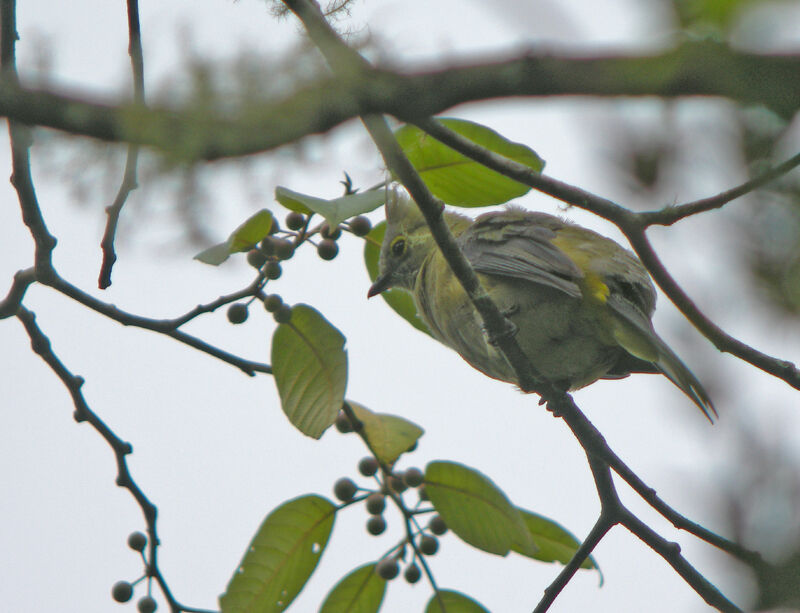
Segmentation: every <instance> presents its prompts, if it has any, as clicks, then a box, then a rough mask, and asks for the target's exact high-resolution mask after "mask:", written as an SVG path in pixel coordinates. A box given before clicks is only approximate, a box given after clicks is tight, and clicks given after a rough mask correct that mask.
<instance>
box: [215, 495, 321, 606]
mask: <svg viewBox="0 0 800 613" xmlns="http://www.w3.org/2000/svg"><path fill="white" fill-rule="evenodd" d="M335 517H336V506H335V505H334V504H333V503H332V502H330V501H329V500H327V499H325V498H322V497H321V496H313V495H309V496H301V497H300V498H295V499H294V500H290V501H288V502H285V503H284V504H282V505H281V506H279V507H278V508H277V509H275V510H274V511H272V513H270V514H269V515H267V518H266V519H265V520H264V522H263V523H262V524H261V527H260V528H259V529H258V532H256V535H255V536H254V537H253V540H252V541H250V545H249V546H248V548H247V552H246V553H245V554H244V558H242V562H241V564H239V567H238V568H237V570H236V571H235V572H234V573H233V577H231V580H230V582H229V583H228V589H227V590H226V592H225V593H224V594H223V595H222V596H220V599H219V603H220V608H221V609H222V613H272V612H276V613H277V612H278V611H284V610H285V609H286V608H287V607H288V606H289V604H290V603H291V602H292V600H294V598H295V597H296V596H297V594H299V593H300V590H301V589H303V586H304V585H305V583H306V581H308V578H309V577H310V576H311V573H313V572H314V569H315V568H316V567H317V563H318V562H319V559H320V557H321V556H322V552H323V551H324V550H325V546H326V545H327V544H328V538H329V537H330V534H331V530H332V529H333V520H334V519H335Z"/></svg>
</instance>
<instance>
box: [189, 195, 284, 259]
mask: <svg viewBox="0 0 800 613" xmlns="http://www.w3.org/2000/svg"><path fill="white" fill-rule="evenodd" d="M274 223H275V218H274V217H273V216H272V213H271V212H270V211H268V210H267V209H261V210H260V211H259V212H258V213H256V214H255V215H252V216H251V217H249V218H248V219H247V220H246V221H245V222H244V223H243V224H242V225H240V226H239V227H238V228H236V229H235V230H234V231H233V232H231V235H230V236H229V237H228V240H226V241H224V242H222V243H219V244H217V245H214V246H213V247H209V248H208V249H204V250H203V251H201V252H200V253H198V254H197V255H196V256H194V259H195V260H200V261H201V262H203V263H204V264H211V265H212V266H219V265H220V264H222V263H223V262H224V261H225V260H227V259H228V256H230V254H232V253H239V252H242V251H249V250H250V249H252V248H253V247H255V246H256V244H258V242H259V241H261V240H262V239H263V238H264V237H265V236H268V235H269V234H271V233H272V228H273V224H274Z"/></svg>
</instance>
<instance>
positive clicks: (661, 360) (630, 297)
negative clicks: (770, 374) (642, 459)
mask: <svg viewBox="0 0 800 613" xmlns="http://www.w3.org/2000/svg"><path fill="white" fill-rule="evenodd" d="M385 210H386V231H385V234H384V238H383V241H382V244H381V250H380V259H379V267H378V275H377V277H376V278H375V280H374V283H373V284H372V286H371V287H370V288H369V291H368V293H367V296H368V297H373V296H375V295H378V294H380V293H382V292H384V291H386V290H389V289H391V288H399V289H402V290H405V291H406V292H408V293H410V294H411V296H412V297H413V300H414V304H415V306H416V308H417V312H418V314H419V316H420V317H421V318H422V320H423V321H424V322H425V324H426V325H427V327H428V330H429V331H430V333H431V335H432V336H433V337H434V338H435V339H436V340H438V341H439V342H441V343H443V344H444V345H446V346H448V347H450V348H451V349H454V350H455V351H456V352H457V353H458V354H460V355H461V357H462V358H464V359H465V360H466V361H467V362H468V363H469V364H470V365H472V366H473V367H474V368H476V369H477V370H479V371H481V372H483V373H484V374H486V375H488V376H489V377H492V378H494V379H499V380H501V381H506V382H509V383H512V384H515V385H519V382H518V381H517V378H516V374H515V371H514V369H513V368H512V366H511V364H510V363H509V362H508V361H507V360H506V358H505V356H504V355H503V354H502V353H501V351H500V350H499V349H498V348H497V346H496V344H495V343H493V342H492V341H491V339H489V337H488V335H487V334H486V331H485V328H484V326H483V322H482V320H481V317H480V316H479V314H478V312H477V311H476V310H475V308H474V306H473V305H472V302H471V301H470V299H469V298H468V296H467V294H466V292H465V291H464V289H463V288H462V286H461V284H460V282H459V281H458V279H457V278H456V277H455V275H454V274H453V273H452V271H451V269H450V267H449V265H448V263H447V261H446V260H445V258H444V256H443V255H442V253H441V251H440V250H439V248H438V247H437V245H436V243H435V241H434V238H433V236H432V234H431V232H430V229H429V227H428V225H427V223H426V222H425V219H424V217H423V216H422V213H421V212H420V210H419V208H418V207H417V206H416V204H415V202H414V201H413V200H412V199H411V197H410V196H409V195H408V194H407V193H405V192H404V191H403V190H400V189H393V190H387V199H386V205H385ZM443 216H444V220H445V222H446V224H447V226H448V227H449V228H450V231H451V232H452V234H453V236H454V237H455V240H456V243H457V245H458V247H459V248H460V250H461V252H462V253H463V254H464V257H465V258H466V259H467V261H468V262H469V263H470V265H471V266H472V268H473V269H474V271H475V273H476V274H477V276H478V279H479V280H480V281H481V284H482V285H483V287H484V288H485V289H486V291H487V293H488V295H489V297H490V298H492V300H493V301H494V303H495V304H496V305H497V307H498V308H499V310H500V312H501V313H502V314H503V315H504V316H505V318H506V320H507V321H508V322H510V328H511V330H512V331H513V334H514V335H515V338H516V340H517V342H518V343H519V346H520V348H521V349H522V351H523V352H524V354H525V355H526V356H527V358H528V360H529V361H530V364H531V366H532V367H533V368H534V369H535V371H536V373H538V376H540V377H541V378H543V379H545V380H546V381H547V382H549V383H550V384H552V385H553V386H555V387H556V388H558V389H560V390H562V391H565V392H566V391H573V390H577V389H580V388H582V387H585V386H587V385H589V384H591V383H594V382H595V381H597V380H598V379H618V378H623V377H626V376H628V375H629V374H631V373H661V374H663V375H665V376H666V377H667V378H668V379H669V380H670V381H671V382H672V383H674V384H675V385H676V386H677V387H678V388H679V389H680V390H681V391H683V393H684V394H686V396H688V397H689V398H690V399H691V400H692V402H694V404H695V405H697V407H698V408H699V409H700V410H701V411H702V412H703V414H704V415H705V416H706V418H708V420H709V421H711V422H712V423H713V420H714V417H716V416H717V412H716V409H715V408H714V405H713V403H712V402H711V399H710V398H709V396H708V394H707V393H706V391H705V389H704V388H703V386H702V384H701V383H700V381H699V380H698V379H697V377H695V375H694V374H693V373H692V371H691V370H689V368H688V367H687V366H686V365H685V364H684V363H683V361H682V360H681V359H680V358H679V357H678V356H677V355H676V354H675V352H674V351H672V349H670V348H669V346H668V345H667V344H666V343H665V342H664V341H663V340H662V339H661V338H660V337H659V336H658V334H657V333H656V331H655V329H654V328H653V324H652V320H651V318H652V316H653V313H654V311H655V304H656V290H655V287H654V286H653V282H652V281H651V279H650V276H649V274H648V272H647V270H646V268H645V267H644V265H643V264H642V263H641V262H640V261H639V259H638V258H637V257H636V255H634V254H633V253H632V252H630V251H628V250H627V249H625V248H624V247H622V246H621V245H619V244H618V243H616V242H615V241H613V240H611V239H609V238H606V237H604V236H602V235H601V234H598V233H597V232H594V231H592V230H589V229H588V228H584V227H582V226H579V225H577V224H575V223H571V222H569V221H567V220H565V219H562V218H560V217H556V216H554V215H549V214H547V213H542V212H536V211H529V210H526V209H524V208H521V207H519V206H517V205H509V206H507V207H506V208H505V209H503V210H499V211H492V212H488V213H485V214H483V215H480V216H479V217H477V218H476V219H474V220H473V219H471V218H469V217H467V216H465V215H462V214H460V213H456V212H453V211H450V210H445V211H444V212H443Z"/></svg>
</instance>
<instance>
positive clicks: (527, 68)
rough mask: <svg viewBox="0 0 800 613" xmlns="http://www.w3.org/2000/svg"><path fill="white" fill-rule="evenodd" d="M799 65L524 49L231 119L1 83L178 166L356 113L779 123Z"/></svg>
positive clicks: (28, 113) (714, 46)
mask: <svg viewBox="0 0 800 613" xmlns="http://www.w3.org/2000/svg"><path fill="white" fill-rule="evenodd" d="M797 74H800V55H779V54H775V55H759V54H753V53H745V52H738V51H733V50H731V49H730V48H729V47H727V46H726V45H723V44H719V43H710V42H702V43H692V42H687V43H683V44H682V45H680V46H678V47H675V48H673V49H670V50H668V51H665V52H663V53H660V54H656V55H649V56H648V55H628V56H625V55H605V56H595V57H580V56H576V54H571V53H569V52H563V53H561V54H558V55H557V54H554V53H534V52H532V51H527V52H524V53H522V54H519V55H517V56H515V57H510V58H508V59H504V60H499V61H494V62H487V63H483V64H473V65H463V64H462V65H450V66H445V67H441V66H438V67H435V68H433V69H430V70H428V71H424V72H417V73H401V72H398V71H394V70H390V69H386V68H384V69H380V68H368V69H365V70H364V71H363V72H361V73H360V74H359V75H358V78H357V79H355V78H352V77H347V76H342V75H339V76H338V77H337V78H336V79H327V80H323V81H321V82H318V83H316V84H313V85H311V86H309V87H306V88H304V89H302V90H300V91H297V92H293V93H291V94H289V95H286V96H284V97H283V98H282V99H279V100H277V101H255V102H253V103H252V104H249V105H248V106H247V107H243V108H241V109H239V110H238V112H237V114H236V116H235V117H232V116H231V115H230V114H226V113H223V112H218V113H216V114H209V113H208V112H198V111H197V110H192V109H190V108H188V107H186V108H183V109H169V108H164V107H161V108H146V107H144V106H143V105H135V104H133V105H132V104H119V105H109V104H104V103H101V102H98V101H94V102H90V101H89V100H90V97H88V96H82V97H79V98H75V97H70V96H65V95H60V94H57V93H55V92H50V91H36V90H31V89H25V88H20V87H18V85H17V84H16V82H3V83H0V116H5V117H9V118H11V119H15V120H17V121H20V122H22V123H26V124H29V125H38V126H43V127H49V128H54V129H57V130H62V131H64V132H69V133H71V134H78V135H84V136H90V137H93V138H98V139H101V140H106V141H114V142H129V143H134V144H139V145H147V146H149V147H153V148H155V149H158V150H160V151H163V152H166V153H169V154H171V155H174V156H177V157H179V158H180V159H203V160H214V159H219V158H225V157H234V156H242V155H249V154H253V153H259V152H263V151H269V150H271V149H274V148H276V147H279V146H281V145H284V144H287V143H290V142H294V141H296V140H299V139H300V138H302V137H303V136H308V135H311V134H318V133H322V132H327V131H329V130H331V129H332V128H334V127H336V126H338V125H340V124H342V123H344V122H345V121H348V120H350V119H354V118H356V117H359V116H361V115H369V114H380V113H388V114H392V115H395V116H397V117H400V118H402V119H404V120H407V121H413V120H414V119H419V118H423V117H428V116H431V115H435V114H437V113H441V112H442V111H445V110H446V109H449V108H452V107H454V106H456V105H458V104H462V103H465V102H474V101H478V100H489V99H494V98H499V97H512V96H528V97H552V96H595V97H620V96H661V97H665V98H672V97H687V96H719V97H722V98H726V99H730V100H734V101H738V102H742V103H748V104H750V103H752V104H755V103H760V104H764V105H766V106H768V107H770V108H772V109H774V110H775V111H777V112H778V113H780V114H782V115H783V116H791V115H792V114H793V113H795V112H796V111H797V110H798V108H800V80H798V79H797V78H796V76H797Z"/></svg>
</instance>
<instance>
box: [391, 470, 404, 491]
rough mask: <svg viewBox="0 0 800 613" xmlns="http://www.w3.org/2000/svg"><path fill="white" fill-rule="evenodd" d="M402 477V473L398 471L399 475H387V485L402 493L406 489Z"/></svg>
mask: <svg viewBox="0 0 800 613" xmlns="http://www.w3.org/2000/svg"><path fill="white" fill-rule="evenodd" d="M402 477H403V474H402V473H400V475H399V476H395V475H392V476H391V477H389V487H391V488H392V489H393V490H394V491H395V492H397V493H398V494H402V493H403V492H405V491H406V490H407V489H408V486H407V485H406V484H405V483H403V479H402Z"/></svg>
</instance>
